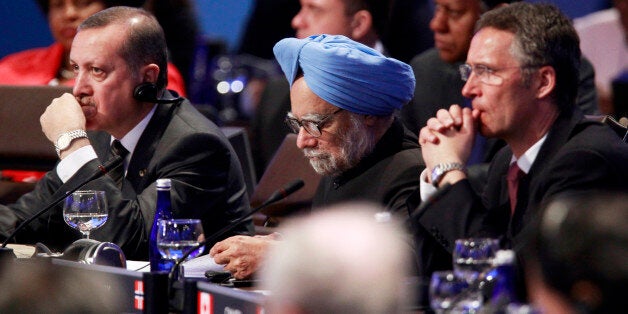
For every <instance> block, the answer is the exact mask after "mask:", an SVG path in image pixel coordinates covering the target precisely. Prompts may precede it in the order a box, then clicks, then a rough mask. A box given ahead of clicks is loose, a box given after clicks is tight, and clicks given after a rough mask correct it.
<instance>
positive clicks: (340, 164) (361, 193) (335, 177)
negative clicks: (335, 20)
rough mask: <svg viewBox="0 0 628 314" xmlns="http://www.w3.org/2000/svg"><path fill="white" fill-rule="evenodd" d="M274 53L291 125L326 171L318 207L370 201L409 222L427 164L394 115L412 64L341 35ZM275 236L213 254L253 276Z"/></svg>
mask: <svg viewBox="0 0 628 314" xmlns="http://www.w3.org/2000/svg"><path fill="white" fill-rule="evenodd" d="M274 52H275V56H276V57H277V60H278V61H279V64H280V65H281V68H282V70H283V71H284V73H285V75H286V78H287V79H288V83H289V84H290V86H291V89H290V101H291V111H290V112H289V113H288V114H287V117H286V122H287V124H288V126H289V127H290V129H291V130H292V131H293V132H295V133H297V134H298V137H297V146H298V147H299V148H301V149H303V152H304V154H305V156H306V157H308V158H309V159H310V163H311V165H312V167H313V168H314V169H315V170H316V172H318V173H320V174H322V175H323V176H324V177H323V178H322V180H321V182H320V184H319V187H318V190H317V192H316V195H315V196H314V199H313V201H312V203H313V205H312V207H313V209H314V210H315V209H316V208H320V207H323V206H328V205H331V204H335V203H340V202H347V201H367V202H374V203H377V204H380V205H383V206H385V207H386V208H387V209H388V211H390V212H391V213H392V214H393V215H395V216H398V217H400V218H401V219H407V217H408V216H409V213H408V209H407V206H406V199H407V198H408V196H409V195H410V194H412V192H413V191H414V190H416V188H417V186H418V184H419V181H418V176H417V174H418V173H419V172H420V171H421V170H422V169H424V166H423V163H422V158H421V151H420V148H419V147H418V144H417V139H416V138H415V137H414V135H413V134H412V133H411V132H410V131H409V130H407V129H406V128H405V127H404V126H403V124H402V123H401V121H399V119H397V118H395V116H394V114H395V112H396V110H398V109H400V108H401V107H402V106H403V105H404V104H405V103H407V102H408V101H409V100H410V98H411V97H412V92H413V91H414V84H415V81H414V76H413V74H412V69H411V68H410V66H409V65H407V64H405V63H403V62H400V61H398V60H395V59H392V58H387V57H385V56H384V55H382V54H381V53H379V52H377V51H376V50H374V49H372V48H369V47H368V46H365V45H363V44H360V43H357V42H355V41H352V40H350V39H348V38H347V37H344V36H340V35H336V36H331V35H314V36H311V37H308V38H305V39H296V38H287V39H284V40H282V41H280V42H279V43H277V45H275V48H274ZM274 237H275V236H273V235H270V236H257V237H245V236H235V237H231V238H229V239H227V240H224V241H222V242H219V243H217V244H216V245H215V246H214V247H213V248H212V249H211V251H210V254H211V255H212V256H213V257H214V260H215V261H216V263H218V264H225V269H226V270H228V271H230V272H232V273H233V275H234V277H235V278H246V277H249V276H251V275H252V274H253V273H254V272H255V271H256V270H257V269H258V267H259V266H260V262H261V260H262V258H263V256H264V253H265V252H266V249H267V247H268V246H269V245H271V244H272V243H273V241H274Z"/></svg>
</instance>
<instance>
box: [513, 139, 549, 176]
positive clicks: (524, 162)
mask: <svg viewBox="0 0 628 314" xmlns="http://www.w3.org/2000/svg"><path fill="white" fill-rule="evenodd" d="M546 138H547V133H545V135H543V137H542V138H541V139H540V140H538V141H537V142H536V143H534V145H532V146H531V147H530V148H528V150H526V152H525V153H523V155H521V157H519V159H517V158H515V155H512V159H511V160H510V164H511V165H512V163H513V162H516V163H517V166H519V169H521V171H523V172H525V173H526V174H528V172H530V168H532V164H533V163H534V160H536V156H537V155H538V154H539V151H540V150H541V146H543V143H545V139H546Z"/></svg>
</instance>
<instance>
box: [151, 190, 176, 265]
mask: <svg viewBox="0 0 628 314" xmlns="http://www.w3.org/2000/svg"><path fill="white" fill-rule="evenodd" d="M170 187H171V182H170V179H157V205H156V208H155V219H154V220H153V227H152V228H151V230H150V238H149V239H148V259H149V261H150V271H151V272H153V271H170V269H171V268H172V266H174V261H172V260H169V259H165V258H163V257H162V256H161V254H160V253H159V249H158V248H157V229H158V227H157V222H158V221H159V220H161V219H172V205H171V203H170Z"/></svg>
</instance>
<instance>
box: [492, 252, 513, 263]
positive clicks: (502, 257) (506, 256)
mask: <svg viewBox="0 0 628 314" xmlns="http://www.w3.org/2000/svg"><path fill="white" fill-rule="evenodd" d="M514 262H515V251H513V250H499V251H497V253H495V258H494V259H493V266H499V265H506V264H513V263H514Z"/></svg>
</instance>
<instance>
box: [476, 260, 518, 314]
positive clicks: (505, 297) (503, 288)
mask: <svg viewBox="0 0 628 314" xmlns="http://www.w3.org/2000/svg"><path fill="white" fill-rule="evenodd" d="M516 277H517V270H516V268H515V252H514V251H512V250H499V251H497V254H495V258H494V259H493V269H491V271H490V272H489V273H488V276H487V278H489V280H491V281H492V284H493V285H492V291H491V294H490V300H489V302H488V304H486V308H485V310H486V311H483V312H482V313H493V314H494V313H506V312H507V308H508V306H509V305H511V304H517V303H518V298H517V291H516Z"/></svg>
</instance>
